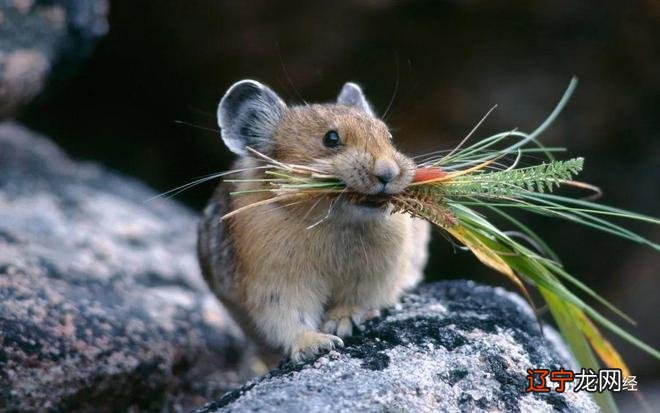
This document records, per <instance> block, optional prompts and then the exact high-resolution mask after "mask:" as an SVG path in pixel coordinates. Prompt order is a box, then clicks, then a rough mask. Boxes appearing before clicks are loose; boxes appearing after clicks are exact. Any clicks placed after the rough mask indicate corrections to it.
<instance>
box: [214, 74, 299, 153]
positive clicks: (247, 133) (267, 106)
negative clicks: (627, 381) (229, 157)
mask: <svg viewBox="0 0 660 413" xmlns="http://www.w3.org/2000/svg"><path fill="white" fill-rule="evenodd" d="M285 110H286V104H285V103H284V102H283V101H282V99H280V97H279V96H277V94H276V93H275V92H273V91H272V90H271V89H270V88H269V87H268V86H265V85H262V84H261V83H259V82H257V81H254V80H241V81H240V82H236V83H234V84H233V85H232V87H230V88H229V90H227V93H225V95H224V96H223V97H222V100H220V104H219V105H218V126H220V134H221V135H222V140H223V141H224V142H225V145H227V147H228V148H229V149H230V150H231V151H232V152H234V153H235V154H238V155H247V154H248V151H247V150H246V149H245V147H246V146H249V147H251V148H254V149H256V150H258V151H259V152H264V153H267V152H268V151H269V150H270V146H271V143H272V137H273V133H274V132H275V130H276V129H277V126H278V125H279V124H280V121H281V120H282V116H284V111H285Z"/></svg>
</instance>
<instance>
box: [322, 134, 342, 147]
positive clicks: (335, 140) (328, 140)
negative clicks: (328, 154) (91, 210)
mask: <svg viewBox="0 0 660 413" xmlns="http://www.w3.org/2000/svg"><path fill="white" fill-rule="evenodd" d="M323 145H325V146H326V148H336V147H337V146H339V145H341V138H340V137H339V134H338V133H337V131H335V130H330V131H327V132H326V134H325V136H324V137H323Z"/></svg>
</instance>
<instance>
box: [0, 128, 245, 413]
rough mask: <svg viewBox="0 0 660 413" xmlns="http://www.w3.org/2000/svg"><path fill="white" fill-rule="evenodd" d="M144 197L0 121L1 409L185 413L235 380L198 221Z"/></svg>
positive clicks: (233, 346) (235, 348) (230, 329)
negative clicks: (201, 264) (207, 279)
mask: <svg viewBox="0 0 660 413" xmlns="http://www.w3.org/2000/svg"><path fill="white" fill-rule="evenodd" d="M153 195H154V193H153V192H152V191H150V190H148V189H147V188H146V187H144V186H143V185H141V184H139V183H137V182H135V181H133V180H130V179H127V178H123V177H121V176H118V175H115V174H112V173H109V172H107V171H105V170H104V169H103V168H101V167H99V166H96V165H93V164H85V163H78V162H73V161H71V160H70V159H68V158H67V157H66V156H65V155H64V154H63V153H62V152H61V151H60V150H59V149H58V148H57V147H55V146H54V145H53V144H51V143H50V142H49V141H47V140H45V139H44V138H42V137H39V136H36V135H35V134H33V133H31V132H30V131H28V130H26V129H24V128H22V127H19V126H17V125H15V124H11V123H4V124H0V411H19V410H20V411H34V410H50V409H52V410H58V411H72V410H77V411H89V410H93V411H116V410H120V409H128V408H131V409H136V408H141V409H144V408H146V409H155V410H161V409H163V408H164V409H170V410H172V409H174V410H181V409H191V408H193V407H195V406H200V405H202V404H203V403H204V402H206V401H207V400H209V399H210V398H212V397H217V396H219V395H221V394H222V393H223V392H225V391H227V390H229V389H232V388H235V387H236V386H237V380H238V377H237V373H236V371H237V368H238V365H237V363H238V361H239V355H240V354H241V352H242V350H241V349H242V346H243V344H244V342H243V341H242V340H243V339H242V336H241V334H240V332H238V331H237V329H236V326H235V325H234V324H233V323H232V322H231V320H230V319H229V318H228V316H227V314H226V313H225V311H224V309H223V308H221V307H220V305H219V304H218V302H217V301H216V299H215V298H214V297H213V296H212V295H211V294H210V292H209V291H208V290H207V288H206V287H205V284H204V282H203V280H202V278H201V275H200V274H199V270H198V268H197V263H196V259H195V255H194V242H195V241H194V240H195V229H196V222H195V221H196V217H195V216H194V215H193V214H192V213H191V212H190V211H188V210H187V209H185V208H183V207H180V206H178V205H177V204H175V203H173V202H171V201H166V200H156V201H154V202H149V203H145V200H147V199H148V198H150V197H152V196H153Z"/></svg>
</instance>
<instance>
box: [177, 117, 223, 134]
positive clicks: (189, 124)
mask: <svg viewBox="0 0 660 413" xmlns="http://www.w3.org/2000/svg"><path fill="white" fill-rule="evenodd" d="M174 123H176V124H178V125H184V126H190V127H193V128H196V129H201V130H203V131H207V132H213V133H220V129H215V128H207V127H205V126H200V125H195V124H194V123H190V122H184V121H182V120H175V121H174Z"/></svg>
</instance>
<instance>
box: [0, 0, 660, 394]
mask: <svg viewBox="0 0 660 413" xmlns="http://www.w3.org/2000/svg"><path fill="white" fill-rule="evenodd" d="M4 2H5V3H13V4H14V5H18V6H21V5H23V6H25V7H27V9H26V10H31V11H34V9H35V8H37V7H46V6H48V5H49V4H50V3H52V2H49V1H36V2H33V1H28V0H24V1H18V0H13V1H11V2H10V1H8V0H5V1H4ZM63 3H64V4H67V5H68V6H67V7H72V9H71V10H74V9H73V8H74V7H78V9H77V10H83V9H84V10H87V11H86V12H87V13H88V14H85V15H84V16H87V17H88V18H89V19H88V21H91V22H92V23H90V24H88V25H80V26H79V27H81V28H80V29H79V30H78V31H76V30H75V27H76V26H73V27H74V29H71V27H72V26H70V25H69V26H66V27H69V29H68V31H67V32H66V33H67V34H66V36H65V37H57V33H59V32H57V31H53V32H52V33H53V34H52V35H49V36H46V37H44V38H45V39H50V41H51V42H50V43H48V46H44V49H43V50H48V48H56V50H57V51H58V53H60V54H59V56H60V60H54V61H53V63H52V64H50V63H44V65H45V66H46V69H40V70H41V72H43V73H46V74H44V75H39V73H41V72H38V73H37V75H36V77H37V78H39V76H47V74H48V73H50V76H54V77H55V81H51V82H50V83H48V87H46V89H45V91H44V92H43V93H41V95H40V96H39V97H38V98H37V99H36V100H34V101H33V102H32V103H31V104H30V105H29V106H28V107H26V108H23V110H21V111H20V112H19V111H18V109H16V108H17V107H18V105H14V106H12V107H11V108H10V109H5V104H4V102H3V104H2V105H0V106H2V115H3V116H10V115H11V116H16V117H18V119H19V120H20V121H21V122H23V123H24V124H26V125H27V126H29V127H31V128H33V129H36V130H38V131H40V132H42V133H44V134H47V135H49V136H50V137H52V138H53V139H54V140H55V141H56V142H57V143H58V144H59V145H60V146H62V147H63V148H64V149H65V150H66V151H68V152H69V153H70V154H72V155H73V156H75V157H77V158H84V159H92V160H97V161H100V162H101V163H103V164H105V165H106V166H109V167H111V168H113V169H116V170H119V171H122V172H123V173H126V174H130V175H133V176H136V177H138V178H140V179H141V180H143V181H145V182H146V183H148V184H149V185H151V186H153V187H156V188H157V189H159V190H162V191H165V190H167V189H170V188H172V187H175V186H178V185H181V184H183V183H186V182H188V181H190V180H192V179H193V178H195V177H198V176H201V175H205V174H208V173H211V172H216V171H220V170H223V169H227V168H228V167H229V165H230V162H231V159H232V157H231V155H230V153H229V152H228V151H227V150H226V149H225V148H224V146H223V144H222V143H221V141H220V139H219V135H218V133H217V132H214V131H208V130H204V129H203V128H211V129H214V128H216V123H215V109H216V105H217V102H218V100H219V98H220V96H221V95H222V93H224V91H225V90H226V88H227V87H228V86H229V85H230V84H231V83H232V82H234V81H236V80H239V79H242V78H255V79H258V80H261V81H263V82H265V83H267V84H269V85H271V86H272V87H273V88H274V89H275V90H277V91H278V92H279V93H280V94H281V95H282V96H285V97H287V98H288V99H289V100H290V101H292V102H301V101H302V99H305V100H308V101H329V100H332V99H334V97H335V96H336V94H337V92H338V90H339V88H340V87H341V85H342V84H343V82H345V81H348V80H354V81H356V82H358V83H360V84H362V85H363V87H364V89H365V91H366V93H367V95H368V96H369V97H370V99H371V100H372V103H373V104H374V106H375V107H376V108H377V109H378V110H379V111H380V112H381V113H382V112H383V111H385V109H386V108H388V106H389V105H390V102H392V105H391V109H390V110H389V111H388V113H387V121H388V123H389V124H390V126H391V127H392V129H393V131H394V135H395V139H396V141H397V142H398V143H399V144H400V146H401V147H402V148H403V149H404V150H406V151H407V152H408V153H410V154H419V153H423V152H427V151H430V150H435V149H442V148H450V147H452V145H454V144H456V143H457V142H458V141H460V139H461V138H462V137H463V136H464V135H465V134H466V133H467V132H468V131H469V130H470V129H471V128H472V127H473V125H474V124H475V123H476V122H477V121H478V120H479V119H480V118H481V116H483V114H484V113H485V112H486V111H487V110H488V109H489V108H490V107H491V106H492V105H494V104H498V105H499V108H498V109H497V110H496V111H495V113H494V114H493V115H491V117H490V118H489V119H488V121H487V122H486V123H485V125H484V126H483V127H482V128H481V129H480V131H479V133H478V134H477V137H479V136H480V137H484V136H488V135H489V134H491V133H493V132H499V131H502V130H508V129H511V128H513V127H519V128H521V129H523V130H530V129H532V128H533V127H534V126H535V125H537V124H538V123H539V122H541V121H542V120H543V119H544V117H545V116H546V115H547V114H548V113H549V112H550V111H551V110H552V108H553V105H554V104H555V102H556V101H557V99H558V98H559V96H560V95H561V93H562V92H563V90H564V88H565V86H566V85H567V84H568V81H569V79H570V77H571V76H572V75H577V76H578V77H579V78H580V85H579V87H578V89H577V92H576V94H575V95H574V97H573V99H572V101H571V102H570V104H569V105H568V107H567V108H566V110H565V112H564V113H563V114H562V116H561V117H560V118H559V120H558V121H557V122H556V124H555V125H553V127H552V128H551V129H550V130H549V131H548V132H547V133H546V134H545V136H544V141H545V142H546V143H547V144H549V145H564V146H567V147H569V149H570V154H569V155H566V156H572V155H581V156H585V157H586V159H587V163H586V171H585V172H584V174H583V175H582V177H581V178H582V179H583V180H586V181H589V182H592V183H595V184H597V185H599V186H601V187H602V188H604V190H605V195H604V197H603V199H602V200H603V202H606V203H608V204H610V205H614V206H618V207H623V208H626V209H631V210H635V211H638V212H642V213H646V214H650V215H655V216H658V215H660V193H659V192H660V176H659V175H660V173H659V170H660V168H659V167H660V160H659V159H660V136H659V134H660V127H659V126H660V125H659V124H658V122H659V121H658V119H660V118H659V116H658V115H660V113H658V111H659V108H660V93H659V92H660V76H659V75H658V67H660V56H659V54H660V44H659V43H660V33H659V27H660V26H659V21H660V5H659V3H658V2H656V1H652V0H647V1H637V2H596V1H584V2H570V1H547V2H531V1H476V0H475V1H458V0H456V1H428V2H423V1H376V0H372V1H369V0H361V1H345V2H338V1H333V2H268V1H252V2H242V1H212V0H198V1H195V2H186V1H173V0H167V1H166V0H161V1H119V0H115V1H110V2H109V3H110V4H109V5H110V11H109V16H108V22H109V25H108V26H107V27H109V31H108V33H107V35H106V36H105V37H104V38H102V39H101V40H100V41H99V42H98V44H97V47H96V49H95V50H94V52H93V54H92V55H91V58H90V59H89V60H87V61H86V62H85V63H84V64H82V65H81V66H80V67H79V68H78V70H77V71H75V72H74V71H72V70H64V69H63V70H59V69H58V70H54V69H53V70H51V69H49V68H53V67H54V68H58V67H62V63H61V62H67V61H70V57H71V56H74V57H75V56H76V55H77V54H80V55H85V54H86V53H87V49H85V47H84V46H85V45H86V44H89V42H87V43H86V42H82V43H81V42H78V43H76V40H77V39H81V38H83V39H88V40H89V39H90V38H93V39H95V38H94V36H96V35H97V34H98V33H101V32H103V31H104V30H105V28H106V26H104V25H103V21H101V23H99V21H98V20H94V18H93V16H95V14H94V13H97V12H98V11H99V10H101V9H102V8H103V7H104V6H103V5H104V4H106V2H101V1H100V2H82V1H70V2H63ZM91 4H96V6H95V7H96V8H91V9H89V8H87V9H86V8H85V7H89V5H91ZM81 7H82V9H81ZM19 12H20V10H19ZM49 15H52V13H51V14H48V13H45V14H44V13H42V14H41V15H40V16H42V17H41V18H44V16H46V17H47V16H49ZM68 15H71V14H67V16H68ZM10 17H11V16H7V15H4V16H0V30H2V34H3V36H2V38H3V39H2V43H0V46H2V47H1V49H2V50H3V52H2V55H1V56H0V57H1V58H2V59H5V60H2V62H6V61H7V60H6V58H7V56H8V54H7V49H8V47H9V46H7V42H5V39H4V37H5V34H6V33H10V34H13V35H16V37H19V36H18V35H19V33H18V32H16V31H15V29H13V30H14V31H12V29H11V27H8V26H7V25H8V22H12V21H16V20H14V19H13V18H10ZM52 18H53V17H52V16H51V18H50V19H51V20H52ZM55 20H56V21H57V13H55ZM93 22H96V24H97V25H94V23H93ZM39 27H41V26H39ZM85 27H88V28H90V29H89V30H85V29H84V28H85ZM81 33H82V35H87V37H85V36H82V37H80V35H81ZM90 33H91V34H90ZM76 36H78V37H76ZM90 36H91V37H90ZM57 39H65V40H61V41H56V40H57ZM12 47H13V46H12ZM9 48H11V47H9ZM62 50H65V51H66V53H64V52H62ZM90 52H91V50H90ZM49 56H50V55H48V56H46V58H45V61H46V62H50V57H49ZM2 62H0V63H2ZM58 62H60V63H58ZM19 63H20V62H19ZM58 65H59V66H58ZM2 67H3V68H4V71H5V75H6V71H7V70H8V69H7V65H6V63H4V66H2ZM64 67H65V68H66V67H67V66H66V65H64ZM39 89H40V88H37V89H36V90H39ZM0 91H2V90H1V89H0ZM30 93H31V94H36V92H30ZM177 120H178V121H182V122H186V123H192V124H194V125H198V126H199V127H201V128H202V129H200V128H196V127H190V126H185V125H182V124H178V123H175V121H177ZM212 187H213V184H207V185H202V186H199V187H197V188H195V189H193V190H191V191H188V192H186V193H183V194H181V195H180V196H179V197H178V199H179V200H181V201H182V202H184V203H186V204H188V205H189V206H191V207H193V208H196V209H201V208H202V206H203V205H204V203H205V202H206V200H207V198H208V197H209V194H210V193H211V191H212ZM525 219H526V222H527V223H529V224H530V225H531V226H533V227H534V228H536V229H538V232H539V233H540V234H541V235H542V236H543V237H545V238H547V240H548V241H549V244H550V245H551V246H553V247H554V248H555V249H556V250H557V252H558V253H559V255H560V256H561V257H563V258H564V263H565V265H566V267H567V269H568V270H569V271H570V272H572V273H574V274H576V275H578V276H579V278H581V279H582V280H584V281H585V282H586V283H587V284H589V285H592V286H595V287H596V289H597V290H598V291H599V292H601V293H602V294H603V295H604V296H605V297H607V298H608V299H610V300H612V301H613V302H614V303H615V304H617V305H619V306H620V307H622V308H623V309H624V310H625V311H627V312H628V313H629V314H630V315H632V316H633V317H634V318H635V319H637V320H638V321H639V327H638V328H634V329H633V331H634V332H635V333H636V334H637V335H638V336H640V337H641V338H642V339H644V340H645V341H647V342H649V343H650V344H652V345H654V346H655V347H658V346H659V345H660V323H658V291H660V277H659V276H658V275H659V273H660V271H659V270H660V265H659V262H660V261H659V260H658V256H657V254H654V253H653V252H652V251H650V250H649V249H645V248H642V247H639V246H637V245H633V244H631V243H628V242H624V241H620V240H616V239H613V238H612V237H610V236H607V235H604V234H600V233H595V232H593V231H590V230H588V229H584V228H579V227H576V226H575V225H571V224H565V223H558V222H556V221H551V220H546V219H543V218H539V217H526V218H525ZM633 228H634V229H636V230H639V231H640V232H641V233H643V234H645V235H647V236H649V237H651V238H652V239H655V240H658V238H660V233H658V231H657V230H656V232H655V233H651V232H650V228H645V227H644V226H633ZM436 238H437V239H436V241H435V242H434V245H433V251H432V261H431V264H430V266H429V268H428V270H427V277H428V278H429V279H438V278H448V277H469V278H473V279H476V280H481V281H484V282H487V283H490V284H503V285H506V283H504V282H503V281H502V280H501V279H500V277H499V276H498V275H496V274H494V273H492V272H491V271H489V270H487V269H484V268H483V267H482V266H481V265H480V264H479V263H478V262H476V260H474V259H473V258H472V257H471V256H469V255H467V254H465V253H462V252H460V251H459V252H454V251H453V250H452V248H451V246H450V245H449V244H448V243H447V242H445V241H444V240H443V239H442V238H441V237H436ZM617 344H621V349H622V351H623V354H624V356H625V358H626V359H627V360H629V362H630V365H631V368H632V371H633V372H634V373H636V374H637V375H638V376H639V383H640V388H641V389H643V388H644V384H645V383H648V382H650V381H651V380H657V379H658V376H659V375H660V365H659V363H657V362H656V361H654V360H651V359H650V357H649V356H647V355H645V354H641V353H640V352H639V351H637V350H636V349H634V348H632V347H630V346H628V345H625V344H622V343H617Z"/></svg>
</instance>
